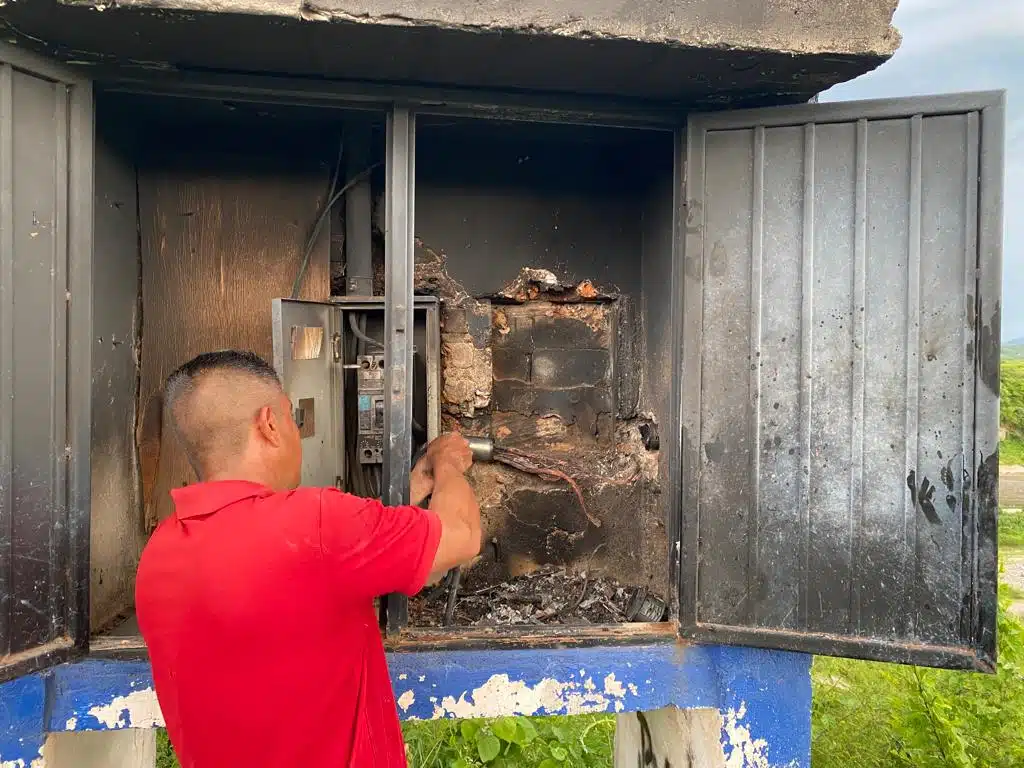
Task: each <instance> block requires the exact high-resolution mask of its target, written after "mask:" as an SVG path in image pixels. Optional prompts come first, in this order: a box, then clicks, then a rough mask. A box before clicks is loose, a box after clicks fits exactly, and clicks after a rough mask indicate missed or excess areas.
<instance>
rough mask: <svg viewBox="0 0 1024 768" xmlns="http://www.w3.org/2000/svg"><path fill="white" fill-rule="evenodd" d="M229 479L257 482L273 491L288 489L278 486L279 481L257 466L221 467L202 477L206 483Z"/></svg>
mask: <svg viewBox="0 0 1024 768" xmlns="http://www.w3.org/2000/svg"><path fill="white" fill-rule="evenodd" d="M229 480H235V481H242V482H246V483H256V484H257V485H262V486H264V487H265V488H270V489H271V490H272V491H284V490H287V489H285V488H280V487H278V485H279V483H277V482H276V481H275V480H274V479H273V478H271V477H268V476H267V472H266V471H264V470H262V469H257V468H255V467H231V468H226V469H219V470H215V471H212V472H207V473H204V475H203V478H202V481H203V482H204V483H217V482H224V481H229Z"/></svg>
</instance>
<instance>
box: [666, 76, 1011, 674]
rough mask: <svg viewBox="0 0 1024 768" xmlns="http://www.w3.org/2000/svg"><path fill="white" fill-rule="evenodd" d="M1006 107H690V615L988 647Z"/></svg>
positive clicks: (908, 648) (889, 654)
mask: <svg viewBox="0 0 1024 768" xmlns="http://www.w3.org/2000/svg"><path fill="white" fill-rule="evenodd" d="M1002 126H1003V115H1002V96H1001V94H971V95H965V96H962V97H941V98H937V99H913V100H911V99H907V100H896V101H889V102H865V103H860V104H857V103H847V104H839V105H831V104H829V105H806V106H799V107H794V108H783V109H772V110H758V111H751V112H743V113H732V114H730V113H718V114H715V115H706V116H698V117H696V118H694V119H692V120H691V122H690V125H689V129H688V131H689V135H688V147H687V160H686V162H687V182H686V199H687V222H686V228H685V229H686V231H685V238H686V240H685V255H684V264H683V270H682V274H683V275H684V278H683V286H682V290H683V295H684V300H683V305H684V309H683V311H684V321H683V335H684V338H683V350H684V351H683V371H682V375H683V382H682V393H683V394H682V401H683V402H682V414H683V454H682V458H683V462H682V463H683V503H682V509H683V513H682V514H683V521H682V528H681V531H682V535H681V538H682V542H681V545H682V546H681V552H682V562H681V570H680V573H681V584H680V598H681V606H680V615H681V619H682V625H683V631H684V634H688V635H690V636H693V637H696V638H698V639H701V640H712V639H715V640H719V641H725V642H737V643H742V644H752V645H764V646H768V647H779V648H788V649H792V650H802V651H810V652H815V653H830V654H840V655H850V656H857V657H865V658H878V659H885V660H893V661H904V662H914V663H922V664H932V665H939V666H961V667H977V668H979V669H987V668H989V667H990V666H991V664H992V661H993V659H994V651H995V649H994V622H995V616H994V606H995V600H996V595H995V577H996V572H995V569H996V561H995V540H994V539H995V537H994V535H993V532H994V521H995V495H994V478H993V477H990V476H991V475H993V474H994V471H995V469H994V468H995V466H996V461H995V459H994V458H993V457H994V454H995V450H996V445H997V439H998V415H997V414H998V368H997V365H998V355H999V334H998V315H999V305H998V302H999V269H1000V259H1001V253H1000V249H1001V245H1000V243H1001V227H1000V221H1001V215H1000V207H1001V183H1002V181H1001V178H1002ZM993 360H994V361H995V362H993ZM993 367H995V371H996V372H995V375H994V376H993V374H992V369H993ZM976 381H979V382H980V384H978V385H976V383H975V382H976Z"/></svg>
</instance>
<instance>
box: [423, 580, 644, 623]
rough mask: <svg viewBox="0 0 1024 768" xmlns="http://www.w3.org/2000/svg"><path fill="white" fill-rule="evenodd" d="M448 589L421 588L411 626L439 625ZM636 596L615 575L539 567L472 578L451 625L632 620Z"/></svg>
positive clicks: (616, 621)
mask: <svg viewBox="0 0 1024 768" xmlns="http://www.w3.org/2000/svg"><path fill="white" fill-rule="evenodd" d="M447 594H448V592H447V590H446V589H444V588H443V586H442V585H439V586H438V587H435V588H434V589H433V590H431V589H428V590H425V591H424V592H423V593H422V594H420V595H417V596H416V597H415V598H413V599H412V600H411V601H410V603H409V623H410V624H411V625H412V626H415V627H440V626H442V625H443V620H444V612H445V604H446V602H447ZM636 594H637V588H636V587H630V586H626V585H623V584H620V583H619V582H617V581H615V580H614V579H609V578H600V577H593V576H590V575H588V574H587V573H585V572H579V573H575V572H570V571H568V570H566V569H564V568H555V567H549V568H542V569H540V570H538V571H535V572H533V573H530V574H527V575H524V576H518V577H516V578H513V579H510V580H508V581H504V582H502V583H500V584H492V585H490V586H486V587H479V588H476V587H474V586H473V585H472V582H471V581H470V583H469V584H466V585H465V586H463V587H460V589H459V592H458V600H457V602H456V604H455V616H454V621H453V622H452V624H453V625H455V626H477V627H487V626H516V625H523V626H526V625H534V626H537V625H557V624H562V625H577V626H578V625H590V624H620V623H623V622H626V621H630V620H632V619H633V616H631V610H630V608H631V604H632V602H633V598H634V596H635V595H636Z"/></svg>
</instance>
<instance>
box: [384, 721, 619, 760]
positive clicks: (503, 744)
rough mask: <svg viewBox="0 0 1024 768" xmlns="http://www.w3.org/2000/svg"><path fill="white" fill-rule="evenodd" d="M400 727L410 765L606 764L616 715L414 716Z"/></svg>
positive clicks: (608, 758) (609, 753) (609, 756)
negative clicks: (437, 718) (434, 718)
mask: <svg viewBox="0 0 1024 768" xmlns="http://www.w3.org/2000/svg"><path fill="white" fill-rule="evenodd" d="M403 731H404V733H405V741H406V745H407V746H408V750H409V764H410V766H411V767H412V768H573V767H575V766H583V767H588V766H589V767H590V768H607V767H608V766H610V765H611V758H612V739H613V736H614V733H615V718H614V717H613V716H611V715H592V716H582V717H548V718H527V717H504V718H497V719H492V720H461V721H453V720H442V721H433V722H415V721H414V722H409V723H405V724H404V725H403Z"/></svg>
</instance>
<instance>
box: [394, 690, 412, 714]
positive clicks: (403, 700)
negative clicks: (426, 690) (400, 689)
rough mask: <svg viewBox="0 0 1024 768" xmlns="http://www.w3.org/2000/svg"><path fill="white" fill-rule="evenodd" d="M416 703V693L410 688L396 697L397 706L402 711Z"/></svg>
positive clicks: (406, 710)
mask: <svg viewBox="0 0 1024 768" xmlns="http://www.w3.org/2000/svg"><path fill="white" fill-rule="evenodd" d="M415 703H416V694H415V693H413V692H412V691H411V690H409V691H406V692H405V693H403V694H402V695H401V696H399V697H398V706H400V707H401V708H402V711H403V712H408V711H409V707H411V706H412V705H413V704H415Z"/></svg>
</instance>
